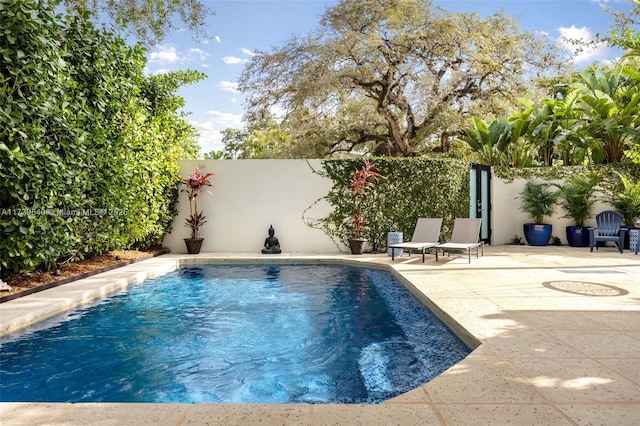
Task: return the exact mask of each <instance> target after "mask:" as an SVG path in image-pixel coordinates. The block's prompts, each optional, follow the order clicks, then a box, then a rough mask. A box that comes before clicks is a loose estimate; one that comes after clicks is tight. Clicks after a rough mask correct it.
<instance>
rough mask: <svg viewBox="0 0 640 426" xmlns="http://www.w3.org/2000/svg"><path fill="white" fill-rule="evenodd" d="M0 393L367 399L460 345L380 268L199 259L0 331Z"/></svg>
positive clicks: (425, 377)
mask: <svg viewBox="0 0 640 426" xmlns="http://www.w3.org/2000/svg"><path fill="white" fill-rule="evenodd" d="M1 342H2V343H1V345H2V346H1V349H0V350H1V351H2V357H0V400H2V401H39V402H44V401H69V402H95V401H102V402H186V403H200V402H211V403H214V402H242V403H285V402H289V403H294V402H302V403H329V402H334V403H335V402H337V403H377V402H382V401H384V400H385V399H388V398H390V397H393V396H396V395H398V394H400V393H403V392H406V391H408V390H410V389H413V388H415V387H417V386H419V385H421V384H424V383H425V382H427V381H429V380H430V379H431V378H433V377H435V376H436V375H438V374H439V373H440V372H442V371H443V370H444V369H446V368H448V367H449V366H451V365H452V364H454V363H456V362H458V361H459V360H461V359H462V358H464V357H465V356H466V355H467V354H468V353H469V351H470V350H469V349H468V348H467V347H466V346H465V345H464V344H463V343H462V342H461V341H460V340H459V339H458V338H457V336H455V335H454V334H453V333H452V332H451V331H450V330H449V329H448V328H447V327H446V326H445V325H444V324H443V323H442V322H440V321H439V320H438V319H437V318H436V317H435V316H434V315H433V314H432V313H431V312H430V311H429V310H428V309H426V308H425V307H424V305H422V304H421V303H420V302H419V301H418V300H417V299H415V297H414V296H413V295H411V294H410V292H409V291H408V290H407V289H406V288H404V286H402V284H401V283H399V282H398V281H397V280H396V279H395V278H394V277H393V275H391V274H390V273H389V272H387V271H382V270H377V269H369V268H362V267H353V266H346V265H317V264H316V265H254V266H249V265H199V266H193V267H188V268H181V269H178V270H176V271H175V272H172V273H169V274H166V275H163V276H161V277H157V278H153V279H149V280H146V281H145V282H144V283H141V284H138V285H134V286H132V287H130V288H129V290H128V291H126V292H123V293H121V294H118V295H115V296H112V297H109V298H107V299H105V300H103V301H102V302H100V303H98V304H96V305H94V306H91V307H89V308H85V309H81V310H78V311H76V312H73V313H71V314H67V315H64V316H60V317H56V318H54V319H51V320H49V321H47V322H46V323H44V324H41V325H39V326H38V328H37V329H32V330H27V331H25V332H22V333H20V334H17V335H10V336H8V337H6V338H4V339H3V340H2V341H1Z"/></svg>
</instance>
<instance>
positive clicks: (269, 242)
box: [262, 225, 282, 254]
mask: <svg viewBox="0 0 640 426" xmlns="http://www.w3.org/2000/svg"><path fill="white" fill-rule="evenodd" d="M275 233H276V231H275V230H274V229H273V225H271V226H269V236H268V237H267V238H266V239H265V240H264V248H263V249H262V254H280V253H282V250H280V242H279V241H278V239H277V238H276V237H275V236H274V235H275Z"/></svg>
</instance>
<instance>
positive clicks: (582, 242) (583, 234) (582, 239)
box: [567, 226, 589, 247]
mask: <svg viewBox="0 0 640 426" xmlns="http://www.w3.org/2000/svg"><path fill="white" fill-rule="evenodd" d="M567 242H568V243H569V245H570V246H571V247H588V246H589V228H587V227H586V226H567Z"/></svg>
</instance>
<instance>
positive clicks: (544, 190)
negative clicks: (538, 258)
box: [518, 180, 558, 246]
mask: <svg viewBox="0 0 640 426" xmlns="http://www.w3.org/2000/svg"><path fill="white" fill-rule="evenodd" d="M549 186H550V185H549V184H548V183H545V182H541V181H537V180H530V181H528V182H527V183H526V184H525V186H524V188H523V190H522V191H521V192H520V197H518V198H520V199H521V200H522V206H520V210H521V211H523V212H525V213H527V214H528V215H529V216H531V219H533V223H525V224H524V225H523V232H524V238H525V239H526V240H527V243H529V245H532V246H546V245H547V244H548V243H549V239H550V238H551V232H552V231H553V226H552V225H551V224H548V223H543V222H544V218H545V216H551V215H552V214H553V211H554V209H555V205H556V203H557V201H558V193H557V192H554V191H551V190H550V189H549Z"/></svg>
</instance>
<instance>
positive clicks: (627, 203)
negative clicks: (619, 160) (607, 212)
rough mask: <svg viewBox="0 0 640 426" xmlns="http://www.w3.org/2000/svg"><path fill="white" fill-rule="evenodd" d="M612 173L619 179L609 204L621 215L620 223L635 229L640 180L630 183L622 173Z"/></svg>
mask: <svg viewBox="0 0 640 426" xmlns="http://www.w3.org/2000/svg"><path fill="white" fill-rule="evenodd" d="M614 173H615V174H616V175H618V178H619V180H618V184H617V185H616V187H615V188H614V190H613V191H612V193H611V205H612V206H613V207H614V208H615V209H616V211H617V212H618V213H620V214H621V215H622V225H623V226H624V227H625V228H628V229H630V230H631V229H635V228H636V225H635V224H636V222H637V221H638V219H640V180H639V181H637V182H636V183H632V182H631V180H630V179H629V178H628V177H627V176H625V175H623V174H622V173H619V172H617V171H614ZM624 248H626V249H629V232H627V236H626V237H625V242H624Z"/></svg>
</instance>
